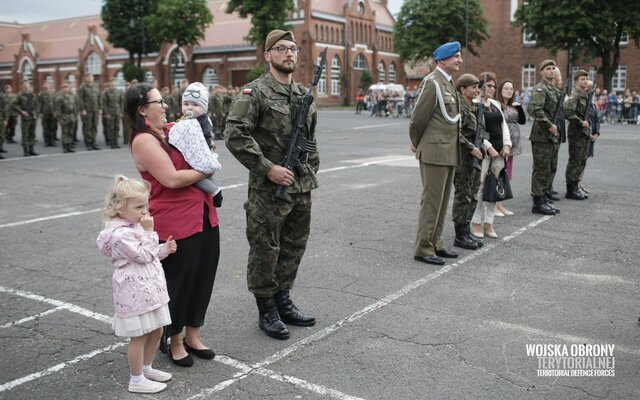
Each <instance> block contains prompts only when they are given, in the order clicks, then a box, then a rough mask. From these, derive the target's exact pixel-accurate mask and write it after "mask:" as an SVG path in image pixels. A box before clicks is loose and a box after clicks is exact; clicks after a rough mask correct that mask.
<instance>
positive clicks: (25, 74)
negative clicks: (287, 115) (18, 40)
mask: <svg viewBox="0 0 640 400" xmlns="http://www.w3.org/2000/svg"><path fill="white" fill-rule="evenodd" d="M21 70H22V80H23V81H28V82H29V83H33V70H32V69H31V63H29V61H28V60H27V59H26V58H25V60H24V61H23V62H22V68H21Z"/></svg>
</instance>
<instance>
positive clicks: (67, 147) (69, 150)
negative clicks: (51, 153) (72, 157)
mask: <svg viewBox="0 0 640 400" xmlns="http://www.w3.org/2000/svg"><path fill="white" fill-rule="evenodd" d="M62 148H63V150H62V151H63V152H64V153H75V151H73V148H71V144H63V145H62Z"/></svg>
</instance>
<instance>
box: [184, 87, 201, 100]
mask: <svg viewBox="0 0 640 400" xmlns="http://www.w3.org/2000/svg"><path fill="white" fill-rule="evenodd" d="M184 96H187V97H188V96H191V97H193V98H194V99H199V98H200V91H199V90H197V89H189V90H185V91H184Z"/></svg>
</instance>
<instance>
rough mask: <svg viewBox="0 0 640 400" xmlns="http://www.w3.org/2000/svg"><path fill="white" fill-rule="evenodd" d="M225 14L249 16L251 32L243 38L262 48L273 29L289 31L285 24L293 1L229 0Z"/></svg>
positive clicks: (292, 8)
mask: <svg viewBox="0 0 640 400" xmlns="http://www.w3.org/2000/svg"><path fill="white" fill-rule="evenodd" d="M226 11H227V13H228V14H231V13H232V12H238V14H240V16H241V17H242V18H247V16H248V15H251V25H252V27H251V30H249V35H247V37H246V38H245V39H246V40H248V41H249V42H250V43H253V44H255V45H256V46H258V48H259V49H262V48H264V41H265V39H266V38H267V34H268V33H269V32H270V31H272V30H273V29H282V30H289V29H290V27H289V26H287V25H286V24H285V21H286V20H287V17H288V12H289V11H295V8H294V5H293V0H230V1H229V3H228V4H227V10H226Z"/></svg>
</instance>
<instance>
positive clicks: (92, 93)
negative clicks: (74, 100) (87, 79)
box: [78, 83, 100, 112]
mask: <svg viewBox="0 0 640 400" xmlns="http://www.w3.org/2000/svg"><path fill="white" fill-rule="evenodd" d="M78 100H79V101H80V111H87V112H97V111H100V90H98V85H97V84H95V83H94V84H93V85H91V86H89V85H87V84H86V83H83V84H82V85H81V86H80V90H79V91H78Z"/></svg>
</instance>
